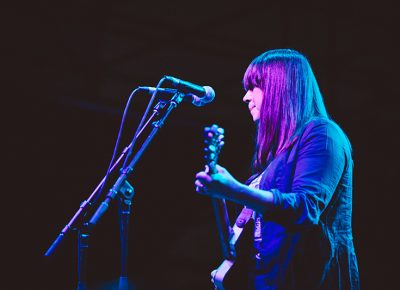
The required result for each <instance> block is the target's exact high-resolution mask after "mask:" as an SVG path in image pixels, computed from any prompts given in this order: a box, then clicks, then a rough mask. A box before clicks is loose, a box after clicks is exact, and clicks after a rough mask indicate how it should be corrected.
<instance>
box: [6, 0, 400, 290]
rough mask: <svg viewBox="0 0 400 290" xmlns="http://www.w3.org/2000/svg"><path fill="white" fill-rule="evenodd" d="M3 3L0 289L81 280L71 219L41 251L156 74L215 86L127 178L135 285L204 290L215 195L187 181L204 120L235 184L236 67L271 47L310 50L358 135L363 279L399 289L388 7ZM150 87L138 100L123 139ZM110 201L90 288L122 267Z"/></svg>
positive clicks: (243, 113) (346, 125)
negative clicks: (217, 132) (211, 96)
mask: <svg viewBox="0 0 400 290" xmlns="http://www.w3.org/2000/svg"><path fill="white" fill-rule="evenodd" d="M12 6H13V7H10V8H11V9H10V13H8V10H5V12H6V14H7V15H6V17H5V18H3V21H4V20H5V21H4V23H3V25H2V26H3V29H4V30H5V33H4V34H3V48H6V52H5V53H4V54H3V57H4V61H3V64H4V65H3V70H5V72H6V73H5V77H4V78H3V81H4V83H5V86H4V87H3V88H6V89H5V90H3V93H4V96H3V100H5V101H6V102H7V103H6V104H5V105H3V111H4V112H3V114H2V117H3V119H4V121H3V122H2V123H3V127H4V131H3V132H5V133H6V134H5V137H4V138H3V142H2V143H3V144H4V145H5V146H6V147H5V149H4V150H3V158H4V160H5V161H6V162H5V163H3V170H4V171H5V174H4V173H3V191H4V192H3V206H2V215H3V216H4V217H3V225H4V227H3V235H2V236H3V238H2V239H3V249H2V250H3V252H4V254H3V257H4V258H3V268H6V272H4V270H3V274H5V275H3V276H4V278H3V279H2V283H4V284H5V285H3V286H2V289H27V290H36V289H38V290H45V289H60V290H64V289H76V282H77V277H76V273H77V267H76V266H77V245H76V243H77V236H76V232H75V231H69V235H68V236H67V237H66V238H65V240H64V242H63V243H62V244H61V245H60V246H59V247H58V248H57V249H56V251H55V253H54V255H53V256H52V257H51V258H44V256H43V255H44V253H45V251H46V250H47V249H48V247H49V246H50V245H51V243H52V242H53V241H54V240H55V238H56V237H57V236H58V234H59V233H60V232H61V230H62V228H63V227H64V226H65V225H66V224H67V223H68V222H69V221H70V219H71V218H72V216H73V215H74V214H75V212H76V211H77V210H78V208H79V205H80V203H81V202H82V201H83V200H85V199H87V198H88V197H89V195H90V194H91V193H92V191H93V190H94V188H95V187H96V186H97V184H98V183H99V182H100V180H101V179H102V178H103V176H104V174H105V172H106V169H107V167H108V164H109V162H110V159H111V156H112V152H113V149H114V145H115V141H116V137H117V133H118V129H119V125H120V122H121V117H122V112H123V110H124V108H125V105H126V102H127V100H128V96H129V95H130V93H131V91H132V90H133V89H134V88H136V87H137V86H156V85H157V83H158V81H159V80H160V79H161V78H162V77H163V76H164V75H172V76H175V77H178V78H181V79H184V80H188V81H190V82H193V83H196V84H199V85H209V86H212V87H213V88H214V90H215V91H216V94H217V96H216V98H215V101H214V102H212V103H210V104H208V105H207V106H203V107H194V106H192V105H191V104H190V103H182V104H181V105H180V106H179V107H178V108H177V109H176V110H175V111H173V112H172V114H171V116H170V117H169V118H168V119H167V122H166V124H165V126H164V127H163V128H162V129H161V130H160V131H159V133H158V134H157V136H156V138H155V139H154V141H153V142H152V143H151V145H150V147H149V149H148V150H147V151H146V152H145V154H144V155H143V157H142V159H141V160H140V162H139V163H138V165H137V167H136V168H135V170H134V173H133V174H132V176H131V178H130V179H129V180H130V182H131V184H132V185H133V186H134V188H135V191H136V196H135V198H134V203H133V212H132V216H131V219H130V221H131V225H130V226H131V228H130V243H129V250H130V254H129V278H130V281H131V283H132V285H135V286H136V287H135V289H139V290H142V289H143V290H147V289H156V290H157V289H171V290H180V289H212V286H211V284H210V282H209V273H210V271H211V270H212V269H214V268H215V267H217V266H218V265H219V264H220V262H222V260H221V257H220V252H219V248H218V242H217V233H216V228H215V223H214V217H213V213H212V208H211V204H210V201H209V200H208V199H207V198H204V197H201V196H198V195H196V194H195V192H194V185H193V181H194V175H195V173H196V172H197V171H198V170H200V169H202V167H203V156H202V149H203V143H202V142H203V137H202V131H203V127H204V126H206V125H210V124H212V123H217V124H218V125H220V126H221V127H223V128H225V139H226V144H225V146H224V148H223V151H222V153H221V156H220V163H221V164H222V165H224V166H225V167H227V168H228V169H229V170H230V172H231V173H232V174H233V175H234V176H235V177H236V178H238V179H239V180H242V181H244V180H245V179H246V178H247V177H248V175H249V173H250V171H249V167H250V159H251V155H252V150H253V143H252V138H253V136H254V130H253V129H254V128H253V124H252V121H251V118H250V116H249V113H248V111H247V108H246V106H245V105H244V104H243V103H242V101H241V99H242V97H243V95H244V91H243V89H242V85H241V80H242V76H243V73H244V71H245V69H246V67H247V65H248V64H249V63H250V61H251V60H252V59H253V58H254V57H255V56H257V55H259V54H260V53H262V52H264V51H265V50H267V49H272V48H282V47H285V48H293V49H297V50H299V51H301V52H303V53H304V54H305V55H307V56H308V58H309V60H310V62H311V64H312V66H313V69H314V72H315V74H316V76H317V79H318V81H319V84H320V88H321V90H322V93H323V95H324V98H325V102H326V105H327V108H328V111H329V112H330V114H331V115H332V117H333V118H334V119H335V120H336V121H337V122H338V123H339V124H340V125H341V126H342V128H343V129H344V130H345V131H346V133H347V134H348V136H349V138H350V139H351V141H352V144H353V150H354V161H355V170H354V173H355V176H354V201H353V203H354V212H353V228H354V242H355V246H356V251H357V255H358V259H359V269H360V275H361V284H362V289H396V282H397V279H396V276H397V275H398V274H397V270H398V260H397V256H398V255H397V252H398V240H397V238H396V233H397V229H398V225H397V220H398V217H397V214H396V212H397V201H398V197H397V196H398V187H397V184H396V179H397V178H398V177H397V173H398V172H399V170H398V164H399V158H398V155H397V150H396V149H397V148H398V146H399V143H400V142H399V136H398V134H399V130H398V125H399V123H398V121H399V112H398V111H399V110H398V106H397V98H398V97H399V86H398V76H399V75H398V73H397V71H398V67H399V61H398V51H397V47H396V46H395V42H396V40H397V38H398V31H397V25H396V24H397V21H396V20H397V18H398V15H397V10H396V9H395V7H394V6H393V5H392V4H391V3H389V2H387V1H379V2H371V3H370V2H365V1H359V0H357V1H341V0H339V1H293V2H287V1H285V2H283V1H281V2H279V1H248V2H246V3H245V2H241V1H240V2H239V1H224V2H221V1H209V0H207V1H198V2H191V3H190V2H189V1H181V0H179V1H178V0H176V1H162V2H161V1H160V2H156V1H153V0H149V1H142V2H141V3H138V2H134V1H113V2H111V1H94V0H83V1H68V2H65V1H64V2H61V1H34V3H33V2H29V3H23V2H16V3H15V4H14V5H12ZM7 16H8V17H7ZM148 99H149V97H147V96H145V95H143V94H141V95H136V97H135V98H134V100H133V102H132V104H131V107H130V110H129V115H128V117H127V121H126V126H125V130H124V131H123V136H122V139H121V145H120V147H119V149H120V150H121V149H122V148H124V147H125V146H127V145H128V144H129V142H130V140H131V138H132V135H133V132H134V131H135V130H136V126H137V125H138V122H139V119H140V117H141V115H142V113H143V111H144V108H145V106H146V105H147V101H148ZM3 136H4V134H3ZM119 152H120V151H119ZM110 185H111V184H110ZM4 197H5V198H4ZM116 208H117V203H116V202H115V203H112V206H111V208H110V209H109V211H107V213H106V214H105V215H104V216H103V217H102V219H101V221H100V223H99V224H98V226H97V227H96V228H95V231H94V232H93V234H92V235H91V240H90V250H89V257H88V260H87V262H88V285H89V289H113V288H112V287H113V283H114V282H115V281H116V280H117V279H118V277H119V261H120V259H119V236H118V219H117V218H118V216H117V211H116ZM114 287H115V285H114Z"/></svg>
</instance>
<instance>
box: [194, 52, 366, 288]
mask: <svg viewBox="0 0 400 290" xmlns="http://www.w3.org/2000/svg"><path fill="white" fill-rule="evenodd" d="M243 84H244V88H245V90H246V94H245V96H244V98H243V101H244V102H246V103H247V104H248V108H249V110H250V114H251V116H252V118H253V120H254V122H255V123H256V125H257V132H258V133H257V139H256V149H255V153H254V160H253V169H254V173H255V174H254V175H253V176H252V177H251V178H250V179H249V180H248V181H247V182H246V183H245V184H243V183H241V182H239V181H238V180H236V179H235V178H234V177H232V175H231V174H230V173H229V172H228V171H227V170H226V169H225V168H223V167H221V166H217V169H218V172H217V173H216V174H212V175H209V174H208V173H207V170H205V171H201V172H199V173H197V174H196V181H195V185H196V191H197V192H198V193H200V194H203V195H207V196H212V197H215V198H223V199H226V200H228V201H232V202H235V203H237V204H240V205H243V206H245V207H246V208H249V209H252V210H253V211H254V212H253V218H254V219H255V228H254V244H253V246H254V250H255V255H254V257H252V261H253V262H252V267H251V269H250V271H249V273H247V275H248V279H249V281H250V282H249V287H248V288H249V289H298V290H312V289H324V290H325V289H359V276H358V267H357V260H356V255H355V251H354V246H353V238H352V227H351V214H352V169H353V161H352V157H351V145H350V142H349V141H348V139H347V137H346V135H345V134H344V133H343V131H342V130H341V129H340V127H339V126H338V125H337V124H336V123H334V122H333V121H332V120H331V119H330V118H329V116H328V114H327V111H326V109H325V105H324V102H323V98H322V96H321V93H320V90H319V88H318V84H317V81H316V79H315V76H314V74H313V72H312V69H311V67H310V64H309V62H308V61H307V59H306V57H305V56H304V55H302V54H301V53H299V52H297V51H295V50H290V49H276V50H270V51H267V52H265V53H263V54H261V55H260V56H258V57H256V58H255V59H254V60H253V61H252V62H251V63H250V65H249V67H248V68H247V70H246V72H245V74H244V78H243Z"/></svg>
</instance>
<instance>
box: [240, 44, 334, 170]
mask: <svg viewBox="0 0 400 290" xmlns="http://www.w3.org/2000/svg"><path fill="white" fill-rule="evenodd" d="M243 85H244V88H245V90H246V91H247V90H252V89H253V88H254V87H258V88H260V89H261V90H262V91H263V93H264V98H263V101H262V104H261V110H260V119H259V121H258V131H257V142H256V152H255V155H254V160H253V169H254V170H255V171H260V170H262V169H263V168H264V167H265V166H266V165H267V164H268V162H270V161H271V160H272V159H273V158H274V157H275V156H277V155H278V154H279V153H281V152H283V151H285V150H286V149H288V147H289V146H290V145H291V144H292V143H293V142H294V141H295V140H296V139H297V136H298V134H299V133H300V131H301V129H302V128H303V127H304V125H305V124H306V123H307V122H309V121H310V120H311V119H313V118H315V117H321V118H327V119H328V118H329V117H328V114H327V111H326V109H325V105H324V101H323V98H322V95H321V92H320V90H319V87H318V83H317V81H316V79H315V76H314V73H313V71H312V69H311V66H310V64H309V62H308V60H307V59H306V57H305V56H304V55H302V54H301V53H299V52H297V51H295V50H291V49H275V50H269V51H267V52H264V53H263V54H261V55H259V56H258V57H256V58H255V59H254V60H253V61H252V62H251V63H250V65H249V66H248V68H247V70H246V72H245V74H244V77H243Z"/></svg>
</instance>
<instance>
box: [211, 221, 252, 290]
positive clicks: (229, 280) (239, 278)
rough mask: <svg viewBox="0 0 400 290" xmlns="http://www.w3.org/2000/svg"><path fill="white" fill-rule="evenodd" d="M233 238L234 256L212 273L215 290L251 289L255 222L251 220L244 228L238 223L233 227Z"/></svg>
mask: <svg viewBox="0 0 400 290" xmlns="http://www.w3.org/2000/svg"><path fill="white" fill-rule="evenodd" d="M232 229H233V232H234V234H233V236H232V237H231V240H230V246H231V249H233V251H234V255H232V256H231V257H229V258H227V259H225V260H224V261H223V262H222V263H221V264H220V266H219V267H218V268H217V269H216V270H214V271H213V272H212V273H211V278H212V281H213V283H214V285H215V289H218V290H245V289H248V288H249V272H250V269H251V267H252V263H253V260H252V257H253V256H254V250H253V247H252V245H253V240H254V220H253V219H249V220H248V221H247V222H246V224H244V225H243V226H242V227H238V226H237V223H236V224H235V225H234V226H233V228H232Z"/></svg>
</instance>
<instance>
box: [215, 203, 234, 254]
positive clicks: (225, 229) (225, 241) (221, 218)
mask: <svg viewBox="0 0 400 290" xmlns="http://www.w3.org/2000/svg"><path fill="white" fill-rule="evenodd" d="M211 203H212V206H213V210H214V216H215V220H216V224H217V230H218V237H219V242H220V245H221V250H222V255H223V258H224V259H228V258H229V257H230V256H231V249H230V245H229V239H230V236H231V232H232V229H231V226H230V222H229V216H228V209H227V206H226V202H225V200H224V199H218V198H211Z"/></svg>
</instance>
